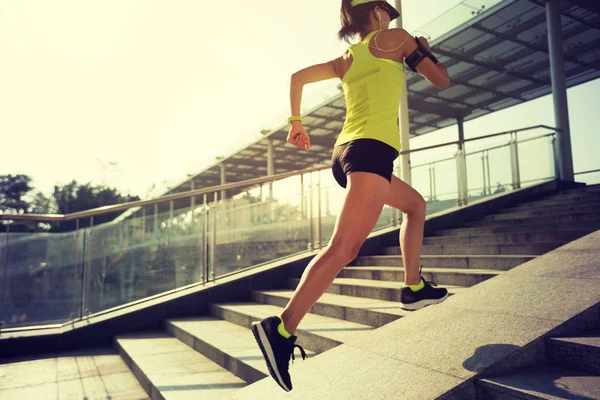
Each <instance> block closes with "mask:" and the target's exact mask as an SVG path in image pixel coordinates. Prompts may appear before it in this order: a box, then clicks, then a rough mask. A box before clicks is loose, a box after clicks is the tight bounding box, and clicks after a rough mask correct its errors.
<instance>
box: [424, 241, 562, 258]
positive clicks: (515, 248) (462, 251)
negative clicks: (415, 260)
mask: <svg viewBox="0 0 600 400" xmlns="http://www.w3.org/2000/svg"><path fill="white" fill-rule="evenodd" d="M565 243H567V242H566V241H563V242H545V243H530V244H490V245H476V244H466V245H459V244H449V245H442V246H434V245H426V246H423V247H422V249H421V254H423V255H487V254H496V255H503V254H504V255H542V254H545V253H547V252H549V251H552V250H554V249H557V248H558V247H561V246H563V245H564V244H565Z"/></svg>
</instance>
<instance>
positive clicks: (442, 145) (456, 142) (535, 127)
mask: <svg viewBox="0 0 600 400" xmlns="http://www.w3.org/2000/svg"><path fill="white" fill-rule="evenodd" d="M539 128H545V129H550V130H552V131H555V132H560V129H557V128H552V127H551V126H547V125H535V126H529V127H527V128H521V129H514V130H512V131H505V132H499V133H492V134H490V135H485V136H478V137H475V138H471V139H465V140H464V142H463V143H468V142H473V141H476V140H482V139H489V138H493V137H496V136H502V135H507V134H510V133H519V132H524V131H530V130H532V129H539ZM459 143H460V141H459V140H456V141H454V142H447V143H443V144H436V145H434V146H427V147H421V148H418V149H414V150H405V151H401V152H400V154H401V155H404V154H411V153H416V152H418V151H423V150H432V149H437V148H438V147H444V146H449V145H451V144H459Z"/></svg>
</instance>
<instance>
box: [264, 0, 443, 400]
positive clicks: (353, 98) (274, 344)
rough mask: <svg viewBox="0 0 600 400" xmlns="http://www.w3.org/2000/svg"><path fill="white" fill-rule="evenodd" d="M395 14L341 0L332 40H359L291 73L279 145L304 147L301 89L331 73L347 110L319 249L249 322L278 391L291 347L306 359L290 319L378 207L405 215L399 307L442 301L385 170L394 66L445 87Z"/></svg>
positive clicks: (389, 162) (424, 46) (402, 197)
mask: <svg viewBox="0 0 600 400" xmlns="http://www.w3.org/2000/svg"><path fill="white" fill-rule="evenodd" d="M397 17H399V13H398V11H397V10H396V9H395V8H394V7H392V6H391V5H390V4H389V3H388V2H386V1H370V0H342V6H341V24H342V27H341V29H340V31H339V33H338V36H339V39H344V40H346V42H348V43H350V39H351V38H353V37H355V36H358V40H359V43H357V44H354V45H351V46H350V47H349V48H348V49H347V51H346V52H345V53H344V54H343V55H342V56H340V57H338V58H336V59H334V60H332V61H329V62H327V63H323V64H318V65H313V66H311V67H308V68H305V69H302V70H300V71H298V72H296V73H295V74H293V75H292V78H291V87H290V102H291V111H292V117H290V118H289V122H290V124H291V128H290V131H289V134H288V137H287V141H288V142H289V143H291V144H292V145H294V146H296V147H298V148H300V149H305V150H306V151H308V150H309V149H310V138H309V135H308V133H307V132H306V130H305V129H304V126H303V125H302V118H301V117H300V104H301V100H302V89H303V87H304V85H306V84H308V83H313V82H319V81H323V80H326V79H334V78H338V79H340V80H341V82H342V87H343V90H344V95H345V101H346V110H347V113H346V120H345V123H344V127H343V129H342V132H341V133H340V134H339V136H338V138H337V141H336V143H335V146H334V149H333V156H332V167H331V168H332V172H333V176H334V178H335V179H336V181H337V182H338V183H339V185H340V186H342V187H343V188H345V189H346V196H345V200H344V204H343V207H342V210H341V212H340V214H339V215H338V218H337V221H336V224H335V229H334V232H333V236H332V238H331V240H330V241H329V244H328V246H327V247H326V248H324V249H323V250H321V252H319V254H317V255H316V256H315V257H314V258H313V259H312V261H311V262H310V263H309V264H308V266H307V268H306V270H305V271H304V273H303V274H302V278H301V280H300V283H299V285H298V287H297V288H296V291H295V293H294V295H293V296H292V298H291V299H290V301H289V303H288V304H287V306H286V308H285V310H284V311H283V313H282V314H281V316H273V317H269V318H265V319H263V320H262V321H260V322H255V323H253V324H252V332H253V334H254V336H255V338H256V341H257V342H258V345H259V347H260V349H261V350H262V353H263V356H264V357H265V360H266V362H267V366H268V368H269V372H270V374H271V376H272V377H273V379H275V381H276V382H277V383H278V384H279V385H280V386H281V387H282V388H283V389H284V390H285V391H290V390H292V382H291V378H290V375H289V372H288V368H289V361H290V357H292V358H293V357H294V356H293V354H294V348H295V347H298V348H299V349H300V351H301V354H302V357H303V358H305V357H306V355H305V352H304V350H303V349H302V347H300V346H299V345H297V344H296V343H295V342H296V336H294V333H295V332H296V329H297V327H298V324H299V323H300V321H301V320H302V318H304V316H305V315H306V313H307V312H308V310H309V309H310V308H311V307H312V306H313V304H314V303H315V302H316V301H317V300H318V299H319V298H320V297H321V296H322V295H323V293H324V292H325V291H326V290H327V288H328V287H329V286H330V285H331V283H332V282H333V280H334V279H335V277H336V276H337V275H338V274H339V272H340V270H341V269H342V268H344V267H345V266H346V265H348V264H349V263H350V262H351V261H352V260H354V258H356V256H357V255H358V252H359V250H360V248H361V246H362V244H363V242H364V241H365V239H366V238H367V236H368V235H369V233H370V232H371V230H372V229H373V227H374V226H375V223H376V222H377V220H378V218H379V215H380V214H381V210H382V209H383V206H384V205H386V204H387V205H389V206H391V207H395V208H397V209H399V210H401V211H402V212H403V213H404V215H405V218H404V220H403V223H402V227H401V229H400V247H401V250H402V262H403V266H404V271H405V273H404V285H403V287H402V289H401V295H400V307H401V308H403V309H406V310H418V309H420V308H422V307H424V306H427V305H431V304H437V303H441V302H442V301H444V300H445V299H446V298H447V297H448V291H447V290H446V289H442V288H437V287H435V286H436V285H435V284H434V283H433V282H427V281H425V280H424V279H423V277H422V276H421V270H420V267H419V261H420V260H419V258H420V252H421V246H422V243H423V231H424V224H425V200H423V197H421V195H420V194H419V193H418V192H417V191H416V190H414V189H413V188H411V187H410V186H409V185H407V184H406V183H404V182H402V181H401V180H400V179H399V178H398V177H396V176H394V175H393V174H392V172H393V162H394V160H395V159H396V158H397V157H398V155H399V152H400V134H399V130H398V110H399V105H400V95H401V91H402V90H403V75H404V62H406V64H407V65H408V66H409V67H410V68H411V69H412V70H413V71H416V72H418V73H419V74H420V75H422V76H424V77H425V78H426V79H427V80H428V81H429V82H430V83H431V84H432V85H433V86H435V87H437V88H447V87H448V86H449V85H450V78H449V76H448V71H447V70H446V68H445V67H444V65H443V64H439V63H438V62H437V59H436V58H435V56H433V55H432V54H431V52H430V51H429V44H428V43H427V40H426V39H425V38H422V37H421V38H419V39H416V38H414V37H412V36H411V35H410V34H409V33H408V32H406V31H405V30H404V29H390V28H389V24H390V22H391V21H392V20H394V19H395V18H397Z"/></svg>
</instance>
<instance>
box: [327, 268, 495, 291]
mask: <svg viewBox="0 0 600 400" xmlns="http://www.w3.org/2000/svg"><path fill="white" fill-rule="evenodd" d="M501 274H502V271H498V270H493V269H453V268H423V270H422V271H421V275H422V276H423V278H425V280H427V281H432V282H435V283H437V284H438V285H454V286H463V287H471V286H474V285H477V284H478V283H481V282H483V281H485V280H488V279H490V278H493V277H495V276H498V275H501ZM338 276H339V277H340V278H355V279H371V280H377V281H388V282H404V268H400V267H346V268H344V269H343V270H342V271H341V272H340V274H339V275H338Z"/></svg>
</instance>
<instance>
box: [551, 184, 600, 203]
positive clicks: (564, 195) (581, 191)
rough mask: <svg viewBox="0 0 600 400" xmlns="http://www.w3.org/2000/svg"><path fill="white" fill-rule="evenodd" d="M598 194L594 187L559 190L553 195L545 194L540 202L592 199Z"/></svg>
mask: <svg viewBox="0 0 600 400" xmlns="http://www.w3.org/2000/svg"><path fill="white" fill-rule="evenodd" d="M598 194H599V191H598V189H597V188H596V187H590V186H588V187H580V188H573V189H567V190H560V191H557V192H554V193H549V194H546V195H545V196H543V197H541V198H540V200H545V199H572V198H579V197H581V198H586V197H593V196H597V195H598Z"/></svg>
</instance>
